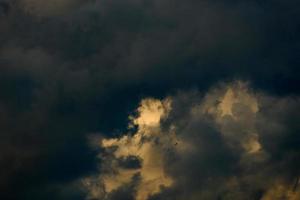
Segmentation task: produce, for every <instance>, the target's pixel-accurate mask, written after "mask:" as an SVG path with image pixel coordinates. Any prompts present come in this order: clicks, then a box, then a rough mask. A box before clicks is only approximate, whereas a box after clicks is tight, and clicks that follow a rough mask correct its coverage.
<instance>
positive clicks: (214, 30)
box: [0, 0, 300, 199]
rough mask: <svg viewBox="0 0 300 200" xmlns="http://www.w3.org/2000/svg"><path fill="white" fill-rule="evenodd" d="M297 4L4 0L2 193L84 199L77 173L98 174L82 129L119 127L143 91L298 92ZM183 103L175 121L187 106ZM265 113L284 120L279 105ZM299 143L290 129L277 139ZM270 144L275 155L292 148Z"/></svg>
mask: <svg viewBox="0 0 300 200" xmlns="http://www.w3.org/2000/svg"><path fill="white" fill-rule="evenodd" d="M299 7H300V6H299V3H298V1H283V0H282V1H271V0H270V1H251V2H249V1H242V0H241V1H226V2H225V1H218V0H216V1H213V0H212V1H208V0H204V1H194V0H188V1H179V0H178V1H177V0H176V1H170V0H162V1H159V0H154V1H148V0H126V1H121V0H116V1H109V0H89V1H82V0H75V1H71V0H45V1H38V0H11V1H7V0H0V120H1V121H0V126H1V133H0V137H1V142H0V143H1V147H0V150H1V153H0V158H1V159H0V167H1V173H0V185H1V192H0V194H1V195H3V198H4V199H24V198H25V197H26V198H28V199H33V198H37V199H41V198H45V197H46V196H48V194H49V193H53V195H54V197H53V198H55V199H59V198H61V199H68V198H72V199H74V198H75V196H78V198H83V196H84V195H83V196H82V194H81V193H80V192H78V191H77V190H75V191H76V192H75V191H74V190H73V189H72V188H73V187H75V186H73V185H72V183H70V182H72V181H76V180H77V179H78V178H80V177H81V176H82V175H85V174H89V173H93V172H94V169H95V165H96V162H95V156H94V154H95V152H93V150H90V148H89V147H88V145H87V142H86V134H87V133H90V132H99V131H101V132H104V134H108V135H109V133H110V132H115V133H116V134H118V133H119V132H121V131H120V129H124V127H126V122H127V121H126V120H125V119H126V118H127V115H128V113H129V112H131V111H132V110H133V109H134V107H135V105H136V104H137V103H138V101H139V100H140V98H142V97H144V96H160V97H162V96H165V95H166V94H168V93H170V92H173V91H174V90H177V89H186V88H194V87H196V88H198V89H199V90H200V91H206V90H207V88H209V87H211V85H213V84H214V83H216V82H219V81H222V80H232V79H236V78H241V79H246V80H250V81H251V82H252V83H253V86H254V88H256V89H258V90H264V91H267V92H268V93H271V94H274V95H297V94H299V85H300V84H299V78H298V74H299V70H298V65H299V59H298V58H299V56H300V55H299V36H298V34H297V33H298V32H299V21H300V19H299V14H298V13H299ZM187 98H191V97H190V96H188V97H187ZM195 98H199V97H198V96H197V95H195ZM189 101H192V99H190V100H189ZM179 105H181V104H179ZM293 105H295V106H296V105H297V102H295V103H294V104H293ZM180 107H182V108H180V109H182V112H183V113H181V112H178V113H177V114H174V115H172V117H173V118H174V120H176V119H177V118H178V119H183V117H182V115H185V114H186V113H185V112H186V110H185V109H184V108H183V107H184V106H180ZM287 109H291V110H293V109H292V108H289V107H287ZM269 112H271V110H270V111H269ZM283 113H284V111H283ZM276 114H277V115H276ZM269 115H270V116H272V117H274V118H275V117H276V116H278V119H274V121H276V120H279V122H281V121H280V120H281V115H282V113H275V114H273V113H269ZM263 117H264V116H262V121H263V119H264V118H263ZM293 120H295V121H297V115H296V114H295V117H294V118H293V119H291V121H293ZM279 122H278V123H279ZM180 123H185V122H184V121H182V122H180ZM193 126H196V125H191V127H193ZM293 126H294V125H293ZM265 128H266V127H265ZM115 129H117V130H115ZM205 129H207V131H208V132H211V131H212V130H211V128H210V127H205ZM295 129H296V128H295V127H293V128H291V130H295ZM268 131H271V130H268V129H267V130H266V132H268ZM212 132H213V131H212ZM294 134H295V133H294V132H293V131H290V132H289V135H291V136H292V135H294ZM214 137H215V136H214ZM272 137H275V136H272ZM278 137H279V136H278ZM280 137H282V136H280ZM208 140H209V141H212V142H213V143H216V145H218V142H217V141H218V138H210V137H209V136H208ZM266 141H267V140H266ZM297 144H298V141H297V140H290V137H289V136H287V138H283V140H282V144H280V145H281V146H286V147H291V148H292V147H295V146H296V145H297ZM266 146H268V148H270V151H272V152H273V151H274V154H275V155H277V157H276V158H274V159H275V160H277V161H278V163H279V164H280V159H283V158H285V156H286V154H285V151H281V152H278V154H277V153H275V151H277V150H276V148H275V147H274V146H273V144H266ZM291 151H292V152H293V151H296V152H297V150H294V149H292V150H291ZM288 152H289V151H288ZM214 153H215V154H216V155H218V154H219V153H220V154H222V153H223V152H222V151H220V152H219V151H216V152H214ZM287 154H289V153H287ZM289 155H291V156H289V159H290V160H291V161H290V162H293V160H294V159H295V157H294V156H293V155H294V154H293V153H291V154H289ZM229 157H230V158H228V159H234V158H231V156H229ZM282 165H284V163H283V164H282ZM220 166H222V165H220ZM295 168H296V167H295ZM224 169H225V168H224ZM69 185H71V186H69ZM61 187H65V188H68V187H70V188H71V189H66V193H68V194H65V193H64V194H63V193H61V192H60V191H61V190H62V189H60V188H61ZM35 188H39V192H37V191H36V190H35ZM75 188H76V187H75ZM2 191H3V192H2ZM12 191H14V192H12ZM32 191H33V192H32ZM1 195H0V197H1Z"/></svg>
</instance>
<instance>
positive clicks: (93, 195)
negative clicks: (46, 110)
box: [83, 81, 300, 200]
mask: <svg viewBox="0 0 300 200" xmlns="http://www.w3.org/2000/svg"><path fill="white" fill-rule="evenodd" d="M270 98H273V101H269V99H270ZM266 99H268V100H267V102H266ZM285 101H291V102H290V103H289V105H286V104H282V102H285ZM294 101H296V103H293V101H292V100H290V99H289V98H274V97H269V96H267V95H266V94H264V93H261V92H255V91H253V90H251V88H249V85H248V84H247V83H245V82H241V81H236V82H233V83H227V84H221V85H219V86H216V87H214V88H212V89H211V90H209V91H208V92H207V93H206V94H205V95H204V96H203V97H201V95H200V94H199V93H193V92H192V93H188V92H184V93H179V94H177V95H175V96H172V97H168V98H166V99H163V100H157V99H152V98H146V99H144V100H142V101H141V103H140V106H139V107H138V108H137V116H135V117H131V123H133V124H134V125H137V129H136V130H135V131H133V132H129V133H128V134H125V135H124V136H122V137H120V138H111V139H101V140H100V144H99V145H100V147H101V148H103V151H104V152H102V153H100V154H99V158H100V160H101V161H102V162H101V165H100V166H101V167H100V171H99V175H97V176H92V177H88V178H86V179H84V180H83V183H84V186H85V188H86V189H87V190H88V196H87V199H118V198H114V196H113V195H112V194H114V193H118V192H119V191H120V190H125V191H126V192H125V193H123V198H127V197H128V198H130V199H135V200H147V199H151V200H152V199H178V200H181V199H182V200H183V199H237V200H239V199H241V200H242V199H257V200H268V199H273V200H279V199H282V198H284V199H287V200H294V199H297V198H299V197H300V196H299V191H300V189H299V187H298V186H297V187H296V188H293V187H294V184H295V182H296V181H299V180H298V179H297V178H298V177H299V171H298V170H297V171H295V172H293V173H291V174H290V172H291V171H290V170H291V168H290V167H292V166H294V165H297V166H298V165H299V156H300V155H299V147H296V146H294V147H291V146H289V148H292V149H293V151H294V153H293V154H290V156H291V157H290V160H289V161H288V159H286V158H281V159H278V155H277V152H274V151H272V150H271V149H269V148H268V145H266V143H272V144H273V145H276V147H273V148H278V151H280V152H281V153H284V152H286V153H287V154H289V153H288V152H289V151H290V150H288V149H285V148H283V147H280V146H277V144H278V142H279V143H280V141H278V139H279V138H280V137H291V135H290V136H288V135H289V134H290V133H289V131H290V127H289V125H288V124H286V123H285V122H282V123H281V124H277V125H278V126H281V130H280V131H279V132H278V130H277V129H274V130H271V131H269V132H265V131H264V130H263V129H261V127H260V124H259V121H260V122H261V120H262V118H263V119H264V121H265V122H267V123H268V124H272V123H278V122H277V121H276V122H275V121H274V118H270V117H269V116H267V112H268V111H267V110H266V109H267V108H266V106H268V107H272V111H273V112H278V111H279V110H281V111H282V107H283V106H288V107H290V106H291V107H293V109H295V108H296V107H298V106H299V98H296V99H295V100H294ZM266 103H267V104H268V105H266ZM278 106H279V107H278ZM295 106H296V107H295ZM284 110H285V111H282V112H287V113H286V115H285V116H284V115H282V114H283V113H281V114H280V115H277V116H274V117H275V119H276V120H278V119H280V120H283V121H284V120H287V119H286V118H289V117H292V116H290V113H288V112H289V111H288V110H289V109H287V108H285V109H284ZM297 116H298V117H299V114H297ZM298 128H299V127H298ZM293 131H295V130H293ZM275 135H277V136H275ZM297 136H299V135H297ZM297 136H296V135H294V137H297ZM274 137H278V138H277V139H275V141H270V138H273V139H274ZM279 149H280V150H279ZM131 157H135V159H133V160H138V162H139V163H140V165H139V166H138V167H134V166H132V168H124V166H122V165H120V160H123V159H126V158H127V159H129V158H131ZM131 159H132V158H131ZM277 159H278V160H277ZM283 166H284V168H285V169H282V167H283ZM280 169H281V173H277V171H278V170H280ZM129 185H130V187H129ZM126 188H127V189H126Z"/></svg>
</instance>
